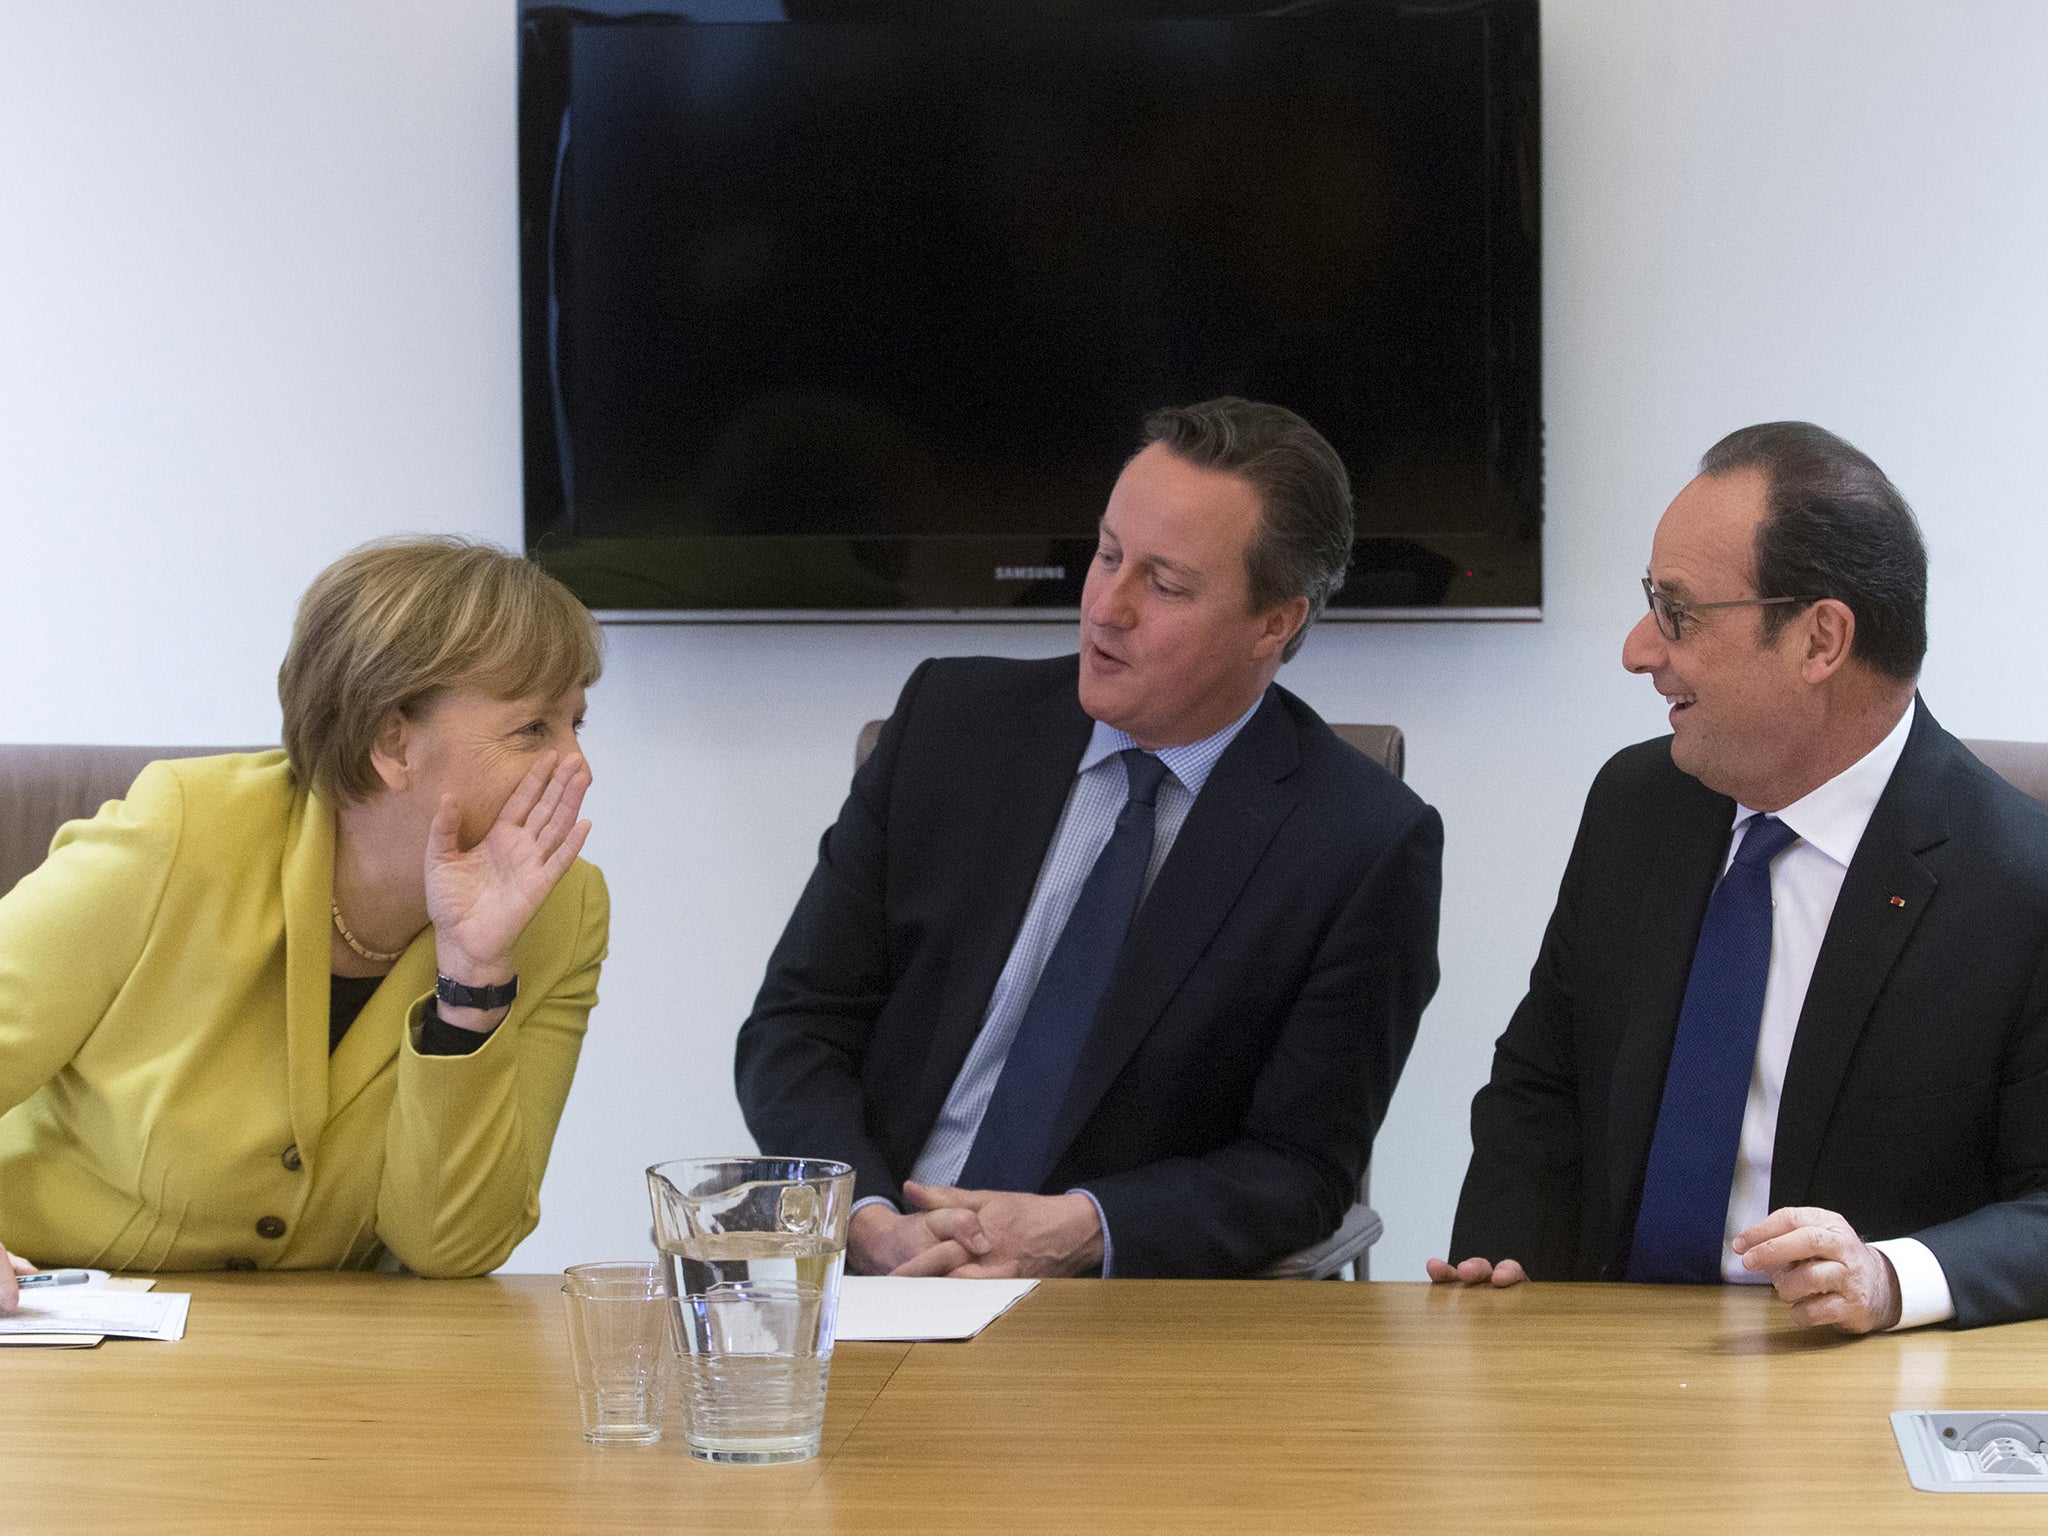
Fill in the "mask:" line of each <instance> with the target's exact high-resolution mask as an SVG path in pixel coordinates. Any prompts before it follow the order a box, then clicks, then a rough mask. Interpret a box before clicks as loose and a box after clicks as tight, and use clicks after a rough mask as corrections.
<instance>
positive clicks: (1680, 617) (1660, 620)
mask: <svg viewBox="0 0 2048 1536" xmlns="http://www.w3.org/2000/svg"><path fill="white" fill-rule="evenodd" d="M1643 596H1644V597H1646V598H1648V599H1649V600H1650V616H1651V617H1652V618H1654V619H1655V620H1656V621H1657V631H1658V633H1659V634H1661V635H1663V637H1664V638H1665V639H1666V640H1676V639H1678V638H1679V636H1680V633H1681V632H1682V630H1683V628H1684V626H1685V621H1686V620H1687V619H1689V618H1691V617H1692V616H1693V615H1694V614H1696V613H1705V612H1706V611H1707V610H1708V609H1709V608H1769V607H1771V606H1773V605H1774V604H1777V603H1817V602H1819V601H1820V599H1819V598H1817V597H1731V598H1729V599H1727V600H1726V601H1725V602H1719V603H1674V602H1673V601H1672V600H1671V599H1670V598H1668V597H1666V596H1665V595H1664V594H1663V593H1662V592H1659V591H1658V590H1657V589H1656V588H1655V587H1653V586H1651V585H1650V578H1649V577H1647V576H1645V577H1644V578H1643Z"/></svg>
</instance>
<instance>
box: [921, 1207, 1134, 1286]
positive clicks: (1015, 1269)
mask: <svg viewBox="0 0 2048 1536" xmlns="http://www.w3.org/2000/svg"><path fill="white" fill-rule="evenodd" d="M903 1193H904V1195H905V1196H906V1197H908V1199H909V1200H910V1201H911V1203H912V1204H914V1205H916V1206H917V1207H918V1208H919V1209H920V1210H921V1211H923V1212H925V1213H926V1214H927V1215H929V1216H932V1217H934V1218H936V1217H939V1216H942V1215H948V1214H953V1213H971V1214H972V1215H973V1216H974V1217H975V1218H976V1219H977V1221H978V1222H979V1224H980V1226H979V1230H980V1233H981V1236H982V1237H983V1239H984V1246H983V1247H981V1248H979V1249H976V1250H975V1251H974V1254H973V1255H972V1256H971V1257H968V1256H963V1257H962V1259H961V1261H960V1262H959V1263H958V1264H957V1265H956V1266H954V1267H953V1268H950V1269H943V1270H938V1269H909V1268H905V1269H902V1270H898V1271H897V1273H899V1274H924V1275H929V1274H950V1275H952V1276H954V1277H955V1278H956V1279H961V1280H1008V1279H1014V1278H1031V1279H1056V1278H1058V1277H1060V1276H1064V1275H1087V1274H1096V1273H1100V1271H1101V1269H1102V1218H1101V1217H1100V1216H1099V1215H1097V1214H1096V1210H1095V1202H1094V1201H1093V1200H1091V1199H1089V1198H1088V1197H1087V1196H1086V1195H1082V1194H1071V1195H1023V1194H1017V1193H1015V1192H1013V1191H1010V1190H1003V1189H954V1188H953V1187H952V1186H950V1185H946V1184H905V1185H904V1186H903Z"/></svg>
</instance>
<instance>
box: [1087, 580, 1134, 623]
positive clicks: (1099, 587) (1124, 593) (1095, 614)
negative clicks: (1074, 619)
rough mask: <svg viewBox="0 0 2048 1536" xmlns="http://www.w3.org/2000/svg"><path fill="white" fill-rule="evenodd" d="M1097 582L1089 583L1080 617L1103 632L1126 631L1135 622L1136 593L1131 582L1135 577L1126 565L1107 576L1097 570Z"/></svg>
mask: <svg viewBox="0 0 2048 1536" xmlns="http://www.w3.org/2000/svg"><path fill="white" fill-rule="evenodd" d="M1096 577H1097V579H1096V580H1095V581H1094V582H1091V583H1090V584H1089V586H1090V590H1089V591H1088V592H1087V593H1086V594H1085V598H1086V600H1085V601H1084V602H1083V604H1082V607H1081V615H1082V617H1083V618H1085V619H1087V621H1088V622H1089V623H1091V624H1098V625H1100V626H1101V627H1102V628H1104V629H1130V628H1133V627H1134V626H1135V625H1136V624H1137V622H1138V617H1137V603H1136V601H1135V598H1136V592H1135V588H1134V587H1133V585H1132V584H1133V582H1134V581H1135V580H1136V577H1135V575H1134V574H1133V572H1132V571H1131V569H1130V567H1128V566H1126V567H1124V568H1123V569H1121V570H1118V571H1116V572H1114V573H1111V574H1109V575H1104V574H1103V573H1102V572H1100V571H1098V572H1097V573H1096Z"/></svg>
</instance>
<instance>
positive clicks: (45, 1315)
mask: <svg viewBox="0 0 2048 1536" xmlns="http://www.w3.org/2000/svg"><path fill="white" fill-rule="evenodd" d="M191 1305H192V1298H191V1296H190V1295H188V1294H186V1293H183V1292H178V1291H170V1292H164V1293H162V1294H151V1293H148V1292H141V1291H128V1290H110V1289H105V1288H102V1287H99V1286H61V1287H58V1286H52V1287H50V1288H48V1289H38V1290H27V1291H23V1292H22V1293H21V1304H20V1306H19V1307H18V1308H17V1309H16V1310H15V1311H13V1312H11V1313H8V1314H7V1315H6V1316H4V1317H0V1344H6V1343H9V1342H10V1341H14V1340H20V1341H21V1342H27V1340H28V1339H29V1338H34V1339H35V1341H36V1342H38V1343H47V1342H57V1341H60V1340H61V1341H62V1342H65V1343H71V1342H76V1343H79V1344H96V1343H98V1342H99V1341H100V1340H101V1339H103V1338H122V1339H160V1340H163V1341H164V1342H167V1343H168V1342H171V1341H173V1340H176V1339H182V1338H183V1337H185V1314H186V1312H187V1311H189V1310H190V1308H191Z"/></svg>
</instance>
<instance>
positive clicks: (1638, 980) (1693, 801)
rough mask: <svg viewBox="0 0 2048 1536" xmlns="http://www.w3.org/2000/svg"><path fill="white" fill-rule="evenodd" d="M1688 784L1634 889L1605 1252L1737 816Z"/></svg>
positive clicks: (1625, 1224) (1632, 1176)
mask: <svg viewBox="0 0 2048 1536" xmlns="http://www.w3.org/2000/svg"><path fill="white" fill-rule="evenodd" d="M1684 784H1685V786H1686V791H1687V802H1686V804H1685V806H1684V807H1683V809H1682V811H1681V813H1680V815H1679V816H1677V817H1675V818H1674V819H1673V826H1672V828H1671V830H1670V832H1669V835H1668V836H1667V837H1665V838H1664V839H1663V840H1662V841H1660V842H1659V843H1658V845H1657V848H1656V851H1655V853H1654V854H1653V855H1652V857H1651V858H1650V860H1649V868H1648V871H1647V874H1646V877H1645V879H1644V883H1643V888H1642V890H1641V891H1640V892H1639V893H1638V901H1637V907H1636V922H1635V928H1634V932H1633V934H1632V936H1631V940H1630V949H1629V954H1630V960H1629V986H1628V1000H1629V1001H1628V1016H1627V1022H1626V1024H1625V1026H1624V1028H1623V1030H1622V1036H1621V1040H1620V1043H1619V1045H1618V1046H1617V1047H1616V1050H1615V1055H1614V1068H1613V1075H1612V1078H1611V1079H1610V1081H1609V1084H1608V1122H1607V1123H1608V1189H1609V1191H1610V1194H1611V1197H1612V1198H1611V1202H1610V1205H1609V1208H1608V1209H1609V1215H1610V1217H1611V1219H1612V1220H1613V1222H1614V1223H1615V1227H1614V1230H1613V1231H1611V1232H1610V1233H1609V1234H1608V1238H1609V1241H1608V1243H1607V1245H1606V1248H1605V1251H1606V1252H1607V1253H1609V1254H1614V1255H1621V1254H1625V1253H1627V1252H1628V1249H1629V1246H1630V1243H1631V1241H1632V1237H1631V1233H1632V1231H1633V1228H1634V1223H1635V1212H1636V1206H1637V1204H1638V1202H1639V1201H1640V1200H1641V1199H1642V1186H1643V1172H1644V1169H1645V1168H1646V1167H1647V1165H1648V1163H1649V1159H1650V1141H1651V1138H1652V1137H1653V1136H1654V1135H1655V1134H1656V1130H1657V1111H1658V1108H1659V1107H1660V1106H1661V1104H1662V1103H1663V1098H1664V1073H1665V1070H1666V1068H1668V1067H1669V1066H1670V1064H1671V1047H1672V1042H1673V1041H1674V1040H1675V1039H1676V1038H1677V1035H1678V1014H1679V1010H1680V1008H1681V1007H1683V1006H1684V1003H1685V984H1686V980H1687V978H1688V977H1689V976H1690V975H1691V973H1692V953H1693V950H1694V948H1695V947H1696V946H1697V945H1698V943H1699V937H1700V925H1701V923H1702V922H1704V921H1705V920H1706V915H1707V901H1708V898H1710V897H1711V896H1712V895H1713V893H1714V882H1715V881H1716V880H1717V879H1719V878H1720V874H1721V864H1722V861H1723V860H1725V859H1726V858H1727V857H1728V840H1729V837H1730V836H1731V835H1732V833H1733V829H1734V823H1735V802H1734V801H1732V800H1730V799H1729V798H1728V797H1727V796H1726V795H1717V794H1715V793H1713V791H1711V790H1709V789H1707V788H1706V787H1705V786H1704V785H1702V784H1700V783H1699V782H1698V781H1697V780H1695V779H1691V778H1687V779H1685V780H1684Z"/></svg>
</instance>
